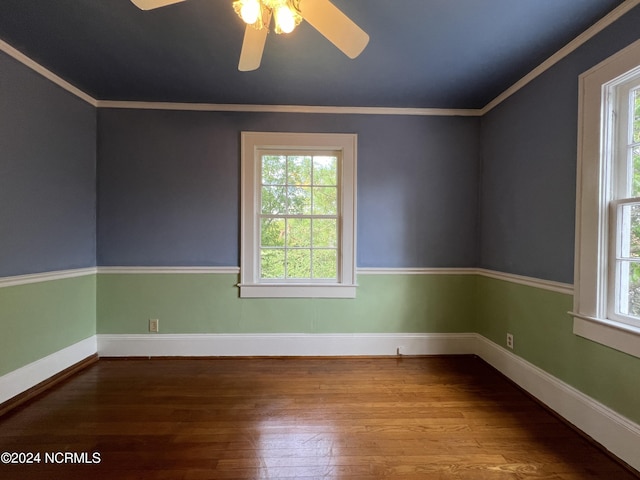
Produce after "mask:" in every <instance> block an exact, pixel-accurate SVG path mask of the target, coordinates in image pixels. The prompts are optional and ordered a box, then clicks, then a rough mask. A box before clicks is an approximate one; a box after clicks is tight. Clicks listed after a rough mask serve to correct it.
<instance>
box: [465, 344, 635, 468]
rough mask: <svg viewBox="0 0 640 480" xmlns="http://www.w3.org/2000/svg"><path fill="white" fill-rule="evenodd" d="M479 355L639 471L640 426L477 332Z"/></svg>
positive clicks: (477, 352)
mask: <svg viewBox="0 0 640 480" xmlns="http://www.w3.org/2000/svg"><path fill="white" fill-rule="evenodd" d="M476 354H477V355H478V356H479V357H480V358H482V359H483V360H484V361H485V362H487V363H489V364H490V365H492V366H493V367H494V368H496V369H497V370H499V371H500V372H501V373H502V374H504V375H505V376H507V377H508V378H510V379H511V380H513V381H514V382H515V383H516V384H518V385H519V386H520V387H522V388H523V389H524V390H526V391H527V392H529V393H530V394H531V395H533V396H534V397H536V398H537V399H538V400H540V401H541V402H542V403H544V404H545V405H547V406H548V407H549V408H551V409H552V410H553V411H555V412H556V413H558V414H559V415H561V416H562V417H564V418H565V419H566V420H567V421H568V422H569V423H571V424H572V425H574V426H576V427H577V428H579V429H580V430H582V431H583V432H584V433H586V434H587V435H589V436H590V437H591V438H593V439H594V440H595V441H596V442H598V443H599V444H600V445H602V446H603V447H604V448H606V449H607V450H609V451H610V452H611V453H613V454H614V455H615V456H617V457H618V458H620V459H621V460H623V461H624V462H626V463H628V464H629V465H631V466H632V467H633V468H635V469H636V470H640V425H638V424H636V423H634V422H632V421H631V420H629V419H627V418H625V417H623V416H622V415H620V414H618V413H616V412H615V411H613V410H611V409H610V408H609V407H606V406H605V405H603V404H601V403H599V402H598V401H596V400H594V399H593V398H591V397H589V396H587V395H585V394H584V393H582V392H580V391H579V390H577V389H575V388H573V387H572V386H570V385H568V384H566V383H564V382H563V381H561V380H559V379H557V378H556V377H554V376H552V375H550V374H548V373H547V372H545V371H544V370H542V369H540V368H538V367H536V366H535V365H533V364H531V363H529V362H527V361H526V360H524V359H522V358H520V357H518V356H517V355H514V354H513V353H511V352H509V351H507V350H506V349H504V348H502V347H501V346H498V345H497V344H495V343H493V342H492V341H490V340H488V339H486V338H485V337H483V336H481V335H478V336H477V344H476Z"/></svg>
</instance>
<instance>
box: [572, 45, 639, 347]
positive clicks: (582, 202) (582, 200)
mask: <svg viewBox="0 0 640 480" xmlns="http://www.w3.org/2000/svg"><path fill="white" fill-rule="evenodd" d="M639 65H640V40H639V41H636V42H634V43H633V44H631V45H629V46H628V47H627V48H625V49H623V50H621V51H620V52H618V53H617V54H615V55H613V56H611V57H609V58H608V59H606V60H604V61H603V62H601V63H600V64H598V65H596V66H595V67H593V68H592V69H590V70H588V71H587V72H585V73H583V74H582V75H580V79H579V107H578V108H579V110H578V168H577V187H576V249H575V293H574V304H573V312H571V314H572V315H573V316H574V323H573V332H574V333H575V334H576V335H580V336H582V337H585V338H587V339H589V340H592V341H595V342H598V343H601V344H603V345H607V346H609V347H611V348H614V349H616V350H620V351H622V352H625V353H628V354H630V355H634V356H636V357H640V328H638V327H635V326H632V325H629V324H624V323H621V322H617V321H614V320H611V319H609V318H607V279H608V267H609V248H608V247H609V236H610V233H609V228H608V222H609V221H610V219H609V216H610V213H609V201H610V198H611V190H610V189H611V171H610V168H609V165H608V162H603V161H601V159H602V158H607V157H608V155H609V154H608V151H607V149H610V148H611V145H610V143H609V142H608V141H607V139H608V138H610V136H611V133H610V132H607V131H605V128H606V127H607V125H608V124H609V123H610V122H606V123H604V124H603V122H602V118H603V116H605V115H610V112H607V110H606V108H605V107H603V105H605V102H604V101H603V99H604V95H606V94H607V93H606V92H607V91H608V88H607V87H608V86H609V85H611V84H618V83H621V82H622V81H623V80H624V78H625V77H627V76H628V72H631V71H633V70H635V69H637V68H638V66H639Z"/></svg>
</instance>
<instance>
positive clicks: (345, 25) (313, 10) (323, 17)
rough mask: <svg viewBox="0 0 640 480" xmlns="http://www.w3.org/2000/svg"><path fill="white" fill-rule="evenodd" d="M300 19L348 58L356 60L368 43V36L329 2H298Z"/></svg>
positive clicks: (305, 0)
mask: <svg viewBox="0 0 640 480" xmlns="http://www.w3.org/2000/svg"><path fill="white" fill-rule="evenodd" d="M299 8H300V13H301V14H302V18H304V19H305V20H306V21H307V22H309V23H310V24H311V25H312V26H313V27H314V28H315V29H316V30H318V31H319V32H320V33H321V34H322V35H324V36H325V37H326V38H327V40H329V41H330V42H331V43H333V44H334V45H335V46H336V47H338V48H339V49H340V50H341V51H342V53H344V54H345V55H346V56H347V57H349V58H356V57H357V56H358V55H360V54H361V53H362V51H363V50H364V47H366V46H367V43H369V35H367V33H366V32H365V31H364V30H362V29H361V28H360V27H359V26H358V25H356V24H355V23H354V22H353V20H351V19H350V18H349V17H347V16H346V15H345V14H344V13H342V11H341V10H340V9H339V8H338V7H336V6H335V5H334V4H333V3H331V2H330V1H329V0H300V4H299Z"/></svg>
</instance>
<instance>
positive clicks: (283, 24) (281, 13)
mask: <svg viewBox="0 0 640 480" xmlns="http://www.w3.org/2000/svg"><path fill="white" fill-rule="evenodd" d="M275 17H276V28H275V32H276V33H291V32H293V29H294V28H296V19H295V14H294V12H293V11H292V10H291V9H290V8H289V6H288V5H280V6H279V7H278V8H277V9H276V11H275ZM298 23H299V22H298Z"/></svg>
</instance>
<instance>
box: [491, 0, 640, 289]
mask: <svg viewBox="0 0 640 480" xmlns="http://www.w3.org/2000/svg"><path fill="white" fill-rule="evenodd" d="M638 38H640V7H636V8H635V9H633V10H632V11H631V12H629V13H628V14H626V15H625V16H623V17H622V18H621V19H620V20H618V21H617V22H615V23H614V24H613V25H612V26H610V27H608V28H607V29H605V30H604V31H603V32H601V33H600V34H598V35H597V36H595V37H594V38H592V39H591V40H590V41H588V42H587V43H585V44H584V45H582V46H581V47H580V48H578V49H577V50H576V51H574V52H573V53H571V54H570V55H569V56H567V57H566V58H564V59H563V60H561V61H560V62H559V63H558V64H556V65H555V66H554V67H552V68H551V69H549V70H547V71H546V72H544V73H543V74H542V75H540V76H539V77H537V78H536V79H535V80H533V81H532V82H531V83H530V84H528V85H527V86H526V87H524V88H523V89H521V90H519V91H518V92H516V93H515V94H514V95H513V96H511V97H509V98H508V99H507V100H506V101H504V102H502V103H501V104H500V105H498V106H497V107H496V108H494V109H493V110H491V111H490V112H489V113H487V114H486V115H484V116H483V117H482V134H481V135H482V137H481V145H482V159H481V164H482V166H481V174H480V179H481V186H480V191H481V207H480V217H479V224H480V226H481V227H480V266H481V267H484V268H488V269H492V270H498V271H502V272H509V273H515V274H520V275H526V276H531V277H535V278H542V279H548V280H555V281H560V282H567V283H573V260H574V242H575V238H574V237H575V228H574V226H575V206H576V197H575V194H576V159H577V131H578V77H579V75H580V74H581V73H583V72H585V71H587V70H588V69H590V68H591V67H593V66H594V65H596V64H598V63H599V62H601V61H602V60H604V59H606V58H607V57H609V56H611V55H612V54H614V53H615V52H617V51H619V50H621V49H622V48H624V47H626V46H627V45H629V44H631V43H633V42H634V41H636V40H638Z"/></svg>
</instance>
